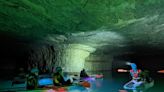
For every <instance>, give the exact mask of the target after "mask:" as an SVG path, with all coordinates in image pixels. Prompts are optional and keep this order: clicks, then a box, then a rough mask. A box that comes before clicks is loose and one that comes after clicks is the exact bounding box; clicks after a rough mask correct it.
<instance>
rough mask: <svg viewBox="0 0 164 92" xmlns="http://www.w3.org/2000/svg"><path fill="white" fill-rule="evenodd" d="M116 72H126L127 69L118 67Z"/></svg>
mask: <svg viewBox="0 0 164 92" xmlns="http://www.w3.org/2000/svg"><path fill="white" fill-rule="evenodd" d="M117 72H128V70H125V69H118V70H117Z"/></svg>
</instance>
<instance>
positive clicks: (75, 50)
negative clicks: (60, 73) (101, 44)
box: [60, 44, 96, 72]
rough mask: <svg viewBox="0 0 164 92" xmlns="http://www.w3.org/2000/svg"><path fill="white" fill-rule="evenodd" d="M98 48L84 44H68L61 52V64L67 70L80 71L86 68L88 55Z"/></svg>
mask: <svg viewBox="0 0 164 92" xmlns="http://www.w3.org/2000/svg"><path fill="white" fill-rule="evenodd" d="M95 50H96V49H95V48H93V47H90V46H86V45H83V44H69V45H66V46H65V48H64V49H63V51H62V54H61V58H60V59H61V63H60V65H61V66H62V67H63V68H64V71H66V72H80V71H81V69H83V68H84V63H85V59H86V57H88V56H89V55H90V53H92V52H94V51H95Z"/></svg>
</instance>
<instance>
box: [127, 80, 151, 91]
mask: <svg viewBox="0 0 164 92" xmlns="http://www.w3.org/2000/svg"><path fill="white" fill-rule="evenodd" d="M153 85H154V81H153V80H152V81H151V82H149V83H148V82H144V81H140V80H139V79H133V80H131V81H129V82H128V83H126V84H125V85H124V89H126V90H147V89H149V88H151V87H153Z"/></svg>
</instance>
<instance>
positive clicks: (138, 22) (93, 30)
mask: <svg viewBox="0 0 164 92" xmlns="http://www.w3.org/2000/svg"><path fill="white" fill-rule="evenodd" d="M163 4H164V0H0V33H1V34H2V35H4V34H5V35H6V34H7V36H4V37H3V36H2V37H1V40H2V41H1V43H2V44H4V46H1V49H3V48H5V50H2V51H3V52H5V53H6V50H8V48H6V47H7V46H11V45H13V44H15V45H14V46H15V47H13V48H12V47H10V49H11V50H12V51H13V54H14V53H15V52H17V50H15V49H14V48H19V47H21V49H20V53H21V54H22V53H24V52H23V50H22V49H26V50H29V48H33V49H35V48H38V47H39V46H40V47H39V48H45V47H46V48H47V49H49V50H51V49H52V48H56V49H55V50H57V49H59V50H60V49H61V48H62V49H63V48H67V47H68V48H70V47H71V48H72V47H73V48H79V47H78V46H79V44H80V46H81V47H82V48H81V49H84V50H87V51H89V52H85V53H86V54H87V55H89V54H91V55H90V56H91V58H88V59H87V60H88V61H90V60H92V61H96V60H95V59H94V58H96V57H98V56H99V57H101V56H102V57H105V58H106V59H105V60H104V61H108V60H107V59H108V58H107V57H110V56H111V57H112V56H113V55H119V54H120V53H121V54H127V53H130V54H133V53H138V52H139V53H142V55H143V54H144V55H145V54H146V55H147V54H149V53H152V52H153V51H156V52H155V53H157V54H158V53H159V52H160V53H163V50H164V42H163V37H164V6H163ZM8 36H9V38H8ZM6 38H7V40H6ZM10 38H11V39H13V38H14V39H15V41H13V40H11V39H10ZM6 41H8V42H6ZM34 43H35V46H31V45H33V44H34ZM20 44H21V45H20ZM43 44H44V45H45V44H46V46H45V47H44V46H43ZM47 44H48V45H47ZM69 44H71V45H69ZM17 45H19V46H17ZM27 45H28V46H27ZM42 46H43V47H42ZM53 46H54V47H53ZM87 46H89V48H88V47H87ZM14 50H15V52H14ZM34 51H36V49H35V50H34ZM40 51H41V52H40ZM42 51H43V52H42ZM46 51H47V50H46V49H43V50H38V51H36V53H42V54H44V55H46V53H47V52H46ZM3 52H2V53H3ZM57 52H58V51H57ZM59 52H60V51H59ZM59 52H58V54H57V56H62V55H60V54H59ZM65 52H70V50H69V49H68V50H66V51H63V52H62V53H65ZM73 52H75V50H73ZM50 53H54V52H52V51H50ZM153 53H154V52H153ZM34 54H35V53H34ZM5 55H8V54H5ZM71 55H74V54H73V53H72V54H71ZM87 55H86V56H83V58H84V57H85V58H86V57H87ZM64 56H65V55H64ZM64 56H63V57H64ZM18 57H19V56H18ZM36 57H37V55H36ZM38 57H40V56H38ZM46 57H47V58H49V59H50V57H51V58H52V59H53V57H54V56H53V55H49V56H46ZM70 57H71V56H70ZM41 58H43V57H42V56H41V57H40V59H41ZM49 59H48V60H49ZM64 59H65V60H61V58H60V57H59V58H58V60H59V61H65V63H66V62H68V61H69V60H66V59H67V58H64ZM93 59H94V60H93ZM55 60H56V58H55ZM72 60H73V61H75V59H72ZM100 60H102V58H100ZM49 61H50V60H49ZM52 61H53V60H52ZM81 61H82V62H83V60H81ZM110 61H112V60H110ZM63 64H64V63H63ZM59 65H62V64H59ZM83 65H84V64H83ZM87 65H89V62H88V64H87ZM97 66H98V65H97ZM83 67H84V66H83ZM89 67H90V66H89ZM68 70H69V69H68ZM70 71H72V70H71V69H70Z"/></svg>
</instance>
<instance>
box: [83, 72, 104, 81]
mask: <svg viewBox="0 0 164 92" xmlns="http://www.w3.org/2000/svg"><path fill="white" fill-rule="evenodd" d="M103 77H104V76H103V75H102V74H95V75H90V76H89V77H85V78H81V80H84V81H95V80H96V79H102V78H103Z"/></svg>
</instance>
